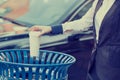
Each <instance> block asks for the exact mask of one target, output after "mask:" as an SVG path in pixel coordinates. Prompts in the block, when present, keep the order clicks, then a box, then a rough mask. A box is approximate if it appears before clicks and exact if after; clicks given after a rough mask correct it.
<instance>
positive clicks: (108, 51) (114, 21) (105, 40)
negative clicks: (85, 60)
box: [87, 0, 120, 80]
mask: <svg viewBox="0 0 120 80" xmlns="http://www.w3.org/2000/svg"><path fill="white" fill-rule="evenodd" d="M100 1H101V0H100ZM100 1H98V4H97V6H96V12H97V10H98V9H99V8H98V7H99V4H100ZM96 12H95V14H96ZM94 31H95V30H94ZM87 78H88V80H120V0H116V1H115V3H114V4H113V5H112V7H111V9H110V10H109V11H108V12H107V14H106V15H105V17H104V19H103V21H102V24H101V27H100V31H99V39H98V44H97V47H96V49H95V51H94V53H93V55H92V59H91V62H90V67H89V71H88V77H87Z"/></svg>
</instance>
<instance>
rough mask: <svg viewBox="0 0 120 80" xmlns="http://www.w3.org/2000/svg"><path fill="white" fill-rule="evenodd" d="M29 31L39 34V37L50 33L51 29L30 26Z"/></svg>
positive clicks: (48, 27) (49, 27)
mask: <svg viewBox="0 0 120 80" xmlns="http://www.w3.org/2000/svg"><path fill="white" fill-rule="evenodd" d="M29 30H30V31H39V32H40V34H39V36H41V35H43V34H45V33H50V32H51V31H52V28H51V26H39V25H35V26H32V27H31V28H30V29H29Z"/></svg>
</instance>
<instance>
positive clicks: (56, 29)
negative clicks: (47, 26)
mask: <svg viewBox="0 0 120 80" xmlns="http://www.w3.org/2000/svg"><path fill="white" fill-rule="evenodd" d="M51 27H52V32H51V33H52V34H62V33H63V28H62V25H55V26H51Z"/></svg>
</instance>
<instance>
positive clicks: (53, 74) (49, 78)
mask: <svg viewBox="0 0 120 80" xmlns="http://www.w3.org/2000/svg"><path fill="white" fill-rule="evenodd" d="M29 53H30V51H29V50H1V51H0V80H67V78H68V73H67V71H68V68H69V67H70V65H72V64H73V63H74V62H75V61H76V59H75V58H74V57H73V56H71V55H68V54H64V53H60V52H54V51H47V50H40V53H39V57H30V54H29Z"/></svg>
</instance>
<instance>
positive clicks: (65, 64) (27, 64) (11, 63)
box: [0, 49, 76, 67]
mask: <svg viewBox="0 0 120 80" xmlns="http://www.w3.org/2000/svg"><path fill="white" fill-rule="evenodd" d="M23 50H24V51H25V50H26V51H29V49H6V50H0V53H1V52H5V51H23ZM40 51H47V52H53V53H55V54H56V52H57V51H49V50H40ZM57 53H59V54H62V55H67V56H69V57H71V58H73V61H72V62H69V63H60V64H55V63H52V64H33V65H31V63H30V64H29V63H17V62H8V61H3V60H0V63H4V64H9V65H14V66H24V67H48V66H49V67H55V66H67V65H71V64H73V63H75V61H76V59H75V58H74V57H73V56H71V55H69V54H66V53H63V52H57Z"/></svg>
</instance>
